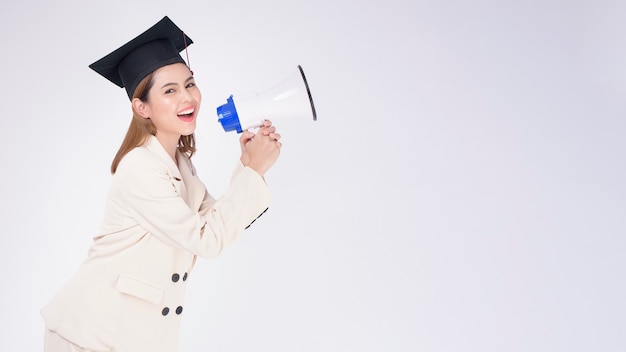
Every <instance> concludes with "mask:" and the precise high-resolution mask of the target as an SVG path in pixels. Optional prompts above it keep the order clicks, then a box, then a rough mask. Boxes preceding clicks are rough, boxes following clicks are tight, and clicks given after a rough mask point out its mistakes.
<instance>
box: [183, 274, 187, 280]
mask: <svg viewBox="0 0 626 352" xmlns="http://www.w3.org/2000/svg"><path fill="white" fill-rule="evenodd" d="M183 281H187V273H185V275H183Z"/></svg>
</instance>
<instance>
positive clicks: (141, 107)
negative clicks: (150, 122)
mask: <svg viewBox="0 0 626 352" xmlns="http://www.w3.org/2000/svg"><path fill="white" fill-rule="evenodd" d="M131 104H132V105H133V110H135V111H136V112H137V113H138V114H139V116H141V117H143V118H144V119H148V118H150V115H151V112H150V106H149V105H148V104H146V103H144V102H143V101H141V99H139V98H133V101H132V102H131Z"/></svg>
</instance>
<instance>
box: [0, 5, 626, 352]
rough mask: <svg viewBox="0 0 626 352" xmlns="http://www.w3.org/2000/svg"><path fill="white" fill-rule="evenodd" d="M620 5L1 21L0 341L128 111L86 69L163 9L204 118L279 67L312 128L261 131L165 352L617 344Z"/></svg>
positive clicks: (105, 175) (222, 11)
mask: <svg viewBox="0 0 626 352" xmlns="http://www.w3.org/2000/svg"><path fill="white" fill-rule="evenodd" d="M625 11H626V2H624V1H617V0H616V1H576V0H574V1H564V0H563V1H557V0H547V1H546V0H542V1H540V0H536V1H532V0H531V1H495V0H494V1H487V0H476V1H461V0H455V1H419V0H411V1H409V0H405V1H402V0H388V1H378V0H373V1H356V0H332V1H330V0H319V1H286V0H274V1H271V2H263V1H252V0H249V1H240V0H229V1H219V2H218V1H193V0H189V1H180V2H178V1H155V0H150V1H141V2H132V1H114V0H111V1H106V2H91V1H78V0H75V1H54V2H47V1H41V0H40V1H28V0H25V1H19V2H18V1H8V0H4V1H3V3H2V5H0V30H1V31H2V35H0V44H1V45H0V47H2V59H1V60H2V61H1V65H0V77H1V78H2V83H1V84H0V102H1V108H2V121H3V123H2V128H1V129H0V134H1V136H0V143H1V146H0V153H2V154H1V156H2V164H3V168H2V172H1V173H0V177H1V179H0V181H1V184H2V185H3V186H4V187H3V188H4V190H3V192H2V193H3V195H2V197H1V199H2V200H1V202H2V205H1V206H2V209H1V210H2V212H1V218H0V226H1V229H2V245H1V246H0V247H1V248H2V249H1V253H0V264H1V266H0V267H1V268H2V269H1V270H2V276H1V278H2V288H3V289H2V293H1V295H2V296H1V300H0V301H1V302H2V311H1V314H0V321H1V324H2V329H1V330H0V350H1V351H39V350H41V346H42V340H43V329H44V326H43V322H42V320H41V318H40V316H39V309H40V308H41V306H43V305H44V304H46V303H47V302H48V300H49V299H50V298H51V297H52V295H53V294H54V292H55V291H56V290H57V289H59V288H60V287H61V285H63V284H64V283H65V282H66V281H67V280H68V279H69V278H70V276H71V275H72V274H73V273H74V272H75V270H76V269H77V267H78V265H79V264H80V262H81V261H82V260H83V259H84V258H85V256H86V254H87V250H88V248H89V245H90V244H91V237H92V236H93V235H95V234H96V233H97V231H98V228H99V225H100V221H101V217H102V214H103V205H104V199H105V196H106V190H107V187H108V182H109V177H110V175H109V171H108V170H109V165H110V162H111V160H112V158H113V155H114V154H115V152H116V150H117V148H118V146H119V144H120V142H121V139H122V137H123V135H124V133H125V132H126V129H127V126H128V123H129V121H130V115H131V111H130V107H129V104H128V100H127V98H126V95H125V91H124V90H123V89H120V88H117V87H115V86H113V85H112V84H110V83H109V82H108V81H106V80H105V79H103V78H102V77H100V76H99V75H97V74H96V73H94V72H93V71H91V70H90V69H89V68H88V67H87V66H88V65H89V64H90V63H92V62H94V61H95V60H97V59H99V58H100V57H102V56H104V55H105V54H107V53H109V52H110V51H112V50H113V49H115V48H117V47H118V46H119V45H121V44H123V43H125V42H126V41H128V40H130V39H131V38H132V37H134V36H135V35H137V34H139V33H141V32H142V31H143V30H145V29H147V28H148V27H150V26H151V25H152V24H154V23H156V22H157V21H158V20H160V19H161V18H162V17H163V16H164V15H168V16H169V17H170V18H171V19H172V20H173V21H174V22H175V23H176V24H177V25H179V26H180V27H181V28H182V29H183V30H184V31H185V32H186V33H187V34H188V35H189V36H190V37H191V38H192V39H193V40H194V41H195V43H194V44H193V45H192V46H191V47H190V48H189V55H190V64H191V66H192V69H193V70H194V71H195V73H196V77H197V82H198V84H199V85H200V88H201V90H202V92H203V97H204V100H203V108H202V113H201V121H200V123H199V126H198V130H197V138H198V144H199V149H200V151H199V152H198V154H197V155H196V156H195V157H194V160H195V164H196V167H197V169H198V172H199V173H200V175H201V177H202V178H203V180H204V181H205V183H206V184H207V186H208V188H209V191H210V192H212V193H213V194H214V195H216V196H219V195H220V194H222V193H223V192H224V191H225V190H226V187H227V185H228V181H229V177H230V173H231V170H232V168H233V166H234V165H235V160H236V159H237V156H238V148H239V147H238V142H237V135H236V134H230V133H229V134H226V133H224V132H223V131H222V130H221V128H220V127H219V125H218V124H217V122H216V116H215V107H216V106H218V105H220V104H223V103H224V102H225V99H226V98H227V97H228V95H230V94H234V93H238V92H247V91H253V90H260V89H263V88H265V87H269V86H271V85H273V84H274V83H276V82H278V81H280V80H281V79H282V78H284V77H286V76H287V75H289V74H291V73H292V72H293V71H294V70H295V68H296V65H298V64H300V65H302V67H303V68H304V71H305V73H306V75H307V78H308V80H309V84H310V86H311V89H312V93H313V98H314V100H315V103H316V107H317V110H318V116H319V120H318V121H317V122H312V121H305V120H302V121H298V120H289V121H274V123H275V124H276V125H277V126H278V128H279V130H280V131H281V132H282V134H283V142H284V147H283V152H282V155H281V158H280V159H279V161H278V163H277V164H276V165H275V167H274V168H273V169H272V170H271V171H270V172H269V173H268V175H267V179H268V183H269V184H270V187H271V188H272V190H273V193H274V195H275V198H276V202H275V204H274V205H273V206H272V207H271V208H270V210H269V211H268V212H267V213H266V214H265V215H264V216H263V217H262V218H261V219H259V221H257V222H256V223H255V224H254V226H253V227H252V228H251V229H250V230H248V231H246V233H245V235H244V236H243V237H241V238H240V240H239V241H238V242H236V243H235V244H234V245H233V246H232V247H230V248H228V250H227V251H226V252H225V253H224V254H223V255H222V256H220V257H219V258H217V259H215V260H211V261H206V260H203V261H199V262H198V264H197V266H196V269H195V271H194V272H193V274H192V276H191V278H190V281H189V284H188V296H187V304H186V306H185V313H184V314H185V318H184V320H183V329H182V349H183V351H225V352H226V351H252V350H254V351H273V352H274V351H311V352H313V351H315V352H317V351H360V352H361V351H428V352H431V351H432V352H440V351H480V352H485V351H494V352H495V351H498V352H499V351H568V352H571V351H603V352H608V351H624V350H626V339H625V338H624V333H625V331H626V318H625V316H626V303H625V300H624V297H626V280H625V274H626V259H624V258H625V255H624V253H625V252H626V251H625V250H626V239H625V235H626V225H625V221H626V202H625V197H626V186H625V185H624V179H625V178H626V163H625V162H624V159H625V156H626V152H625V151H626V141H625V138H624V135H625V132H626V118H625V117H626V39H625V38H626V21H624V13H625Z"/></svg>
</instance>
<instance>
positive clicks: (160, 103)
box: [146, 63, 202, 143]
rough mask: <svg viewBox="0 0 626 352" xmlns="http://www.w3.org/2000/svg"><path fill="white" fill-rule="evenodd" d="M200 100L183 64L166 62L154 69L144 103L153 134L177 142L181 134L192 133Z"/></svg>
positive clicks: (199, 95)
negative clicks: (152, 127) (155, 130)
mask: <svg viewBox="0 0 626 352" xmlns="http://www.w3.org/2000/svg"><path fill="white" fill-rule="evenodd" d="M201 100H202V95H201V94H200V90H199V89H198V87H197V86H196V83H195V81H194V78H193V76H192V74H191V72H190V71H189V69H188V68H187V66H186V65H185V64H182V63H177V64H172V65H167V66H163V67H161V68H159V69H157V70H156V71H154V76H153V85H152V88H150V91H149V93H148V101H147V103H146V105H147V107H148V109H149V114H148V116H149V117H150V119H151V120H152V123H154V126H155V127H156V129H157V134H156V135H157V137H158V138H159V139H160V140H161V139H165V140H170V141H173V142H175V143H178V139H179V138H180V136H181V135H182V136H187V135H190V134H192V133H193V132H194V131H195V129H196V117H197V116H198V111H199V110H200V102H201Z"/></svg>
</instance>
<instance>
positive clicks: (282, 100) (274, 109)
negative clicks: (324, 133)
mask: <svg viewBox="0 0 626 352" xmlns="http://www.w3.org/2000/svg"><path fill="white" fill-rule="evenodd" d="M217 116H218V122H219V123H220V124H221V125H222V127H223V128H224V131H226V132H229V131H237V133H241V132H243V131H245V130H248V129H252V128H256V127H260V126H262V125H263V121H264V120H265V119H271V120H274V119H283V118H290V119H293V118H295V119H313V121H317V113H316V112H315V105H314V104H313V97H312V96H311V90H310V89H309V84H308V83H307V81H306V76H305V75H304V71H303V70H302V67H301V66H300V65H298V70H297V71H296V72H294V73H292V74H291V75H290V76H289V77H287V78H286V79H285V80H284V81H283V82H281V83H279V84H278V85H276V86H274V87H272V88H269V89H266V90H263V91H260V92H254V93H248V94H242V95H235V96H233V95H231V96H230V97H228V99H226V104H224V105H221V106H218V107H217Z"/></svg>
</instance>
